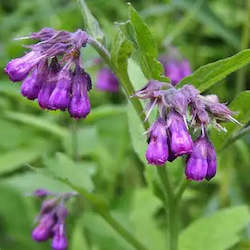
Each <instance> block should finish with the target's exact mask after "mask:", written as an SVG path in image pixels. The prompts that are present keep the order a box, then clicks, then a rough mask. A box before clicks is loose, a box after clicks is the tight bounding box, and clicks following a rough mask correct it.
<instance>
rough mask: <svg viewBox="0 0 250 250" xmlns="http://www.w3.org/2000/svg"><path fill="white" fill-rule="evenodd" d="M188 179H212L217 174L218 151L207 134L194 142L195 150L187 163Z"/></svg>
mask: <svg viewBox="0 0 250 250" xmlns="http://www.w3.org/2000/svg"><path fill="white" fill-rule="evenodd" d="M185 172H186V176H187V179H190V180H195V181H201V180H203V179H204V178H206V179H207V180H210V179H211V178H213V177H214V176H215V174H216V152H215V149H214V147H213V145H212V143H211V142H210V141H209V139H208V137H207V135H206V134H205V135H201V136H200V137H199V138H198V139H197V140H196V141H195V143H194V147H193V152H192V153H191V155H190V156H189V157H188V160H187V165H186V171H185Z"/></svg>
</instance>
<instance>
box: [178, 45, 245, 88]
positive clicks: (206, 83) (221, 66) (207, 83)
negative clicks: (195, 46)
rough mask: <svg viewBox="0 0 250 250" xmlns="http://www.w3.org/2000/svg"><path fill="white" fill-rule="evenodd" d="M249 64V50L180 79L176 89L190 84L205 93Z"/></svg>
mask: <svg viewBox="0 0 250 250" xmlns="http://www.w3.org/2000/svg"><path fill="white" fill-rule="evenodd" d="M249 62H250V49H246V50H242V51H241V52H239V53H238V54H236V55H234V56H231V57H228V58H226V59H222V60H219V61H216V62H214V63H209V64H207V65H204V66H202V67H200V68H199V69H197V70H196V71H195V72H194V73H193V74H192V75H190V76H187V77H185V78H184V79H182V81H181V82H180V83H179V84H178V87H181V86H183V85H184V84H192V85H194V86H195V87H196V88H198V89H199V90H200V91H205V90H207V89H208V88H210V87H211V86H213V85H214V84H215V83H217V82H219V81H221V80H222V79H224V78H225V77H226V76H228V75H229V74H230V73H232V72H234V71H236V70H238V69H240V68H241V67H243V66H245V65H246V64H248V63H249Z"/></svg>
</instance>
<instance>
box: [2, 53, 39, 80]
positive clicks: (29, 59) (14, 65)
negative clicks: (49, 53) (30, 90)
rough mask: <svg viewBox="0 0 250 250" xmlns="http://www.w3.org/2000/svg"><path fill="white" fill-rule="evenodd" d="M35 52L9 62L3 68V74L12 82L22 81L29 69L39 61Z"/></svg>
mask: <svg viewBox="0 0 250 250" xmlns="http://www.w3.org/2000/svg"><path fill="white" fill-rule="evenodd" d="M39 56H40V55H39V54H38V53H37V52H34V51H31V52H29V53H27V54H26V55H25V56H23V57H20V58H16V59H13V60H11V61H10V62H9V63H8V64H7V65H6V67H5V69H4V70H5V72H6V74H7V75H8V76H9V78H10V80H11V81H13V82H18V81H22V80H24V79H25V78H26V77H27V75H28V74H29V72H30V71H31V69H32V68H33V67H34V66H35V65H36V64H37V63H38V62H39V61H40V60H41V57H39Z"/></svg>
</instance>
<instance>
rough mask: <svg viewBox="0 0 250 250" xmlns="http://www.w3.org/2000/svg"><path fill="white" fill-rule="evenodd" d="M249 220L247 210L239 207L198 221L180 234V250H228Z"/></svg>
mask: <svg viewBox="0 0 250 250" xmlns="http://www.w3.org/2000/svg"><path fill="white" fill-rule="evenodd" d="M249 218H250V217H249V212H248V208H247V207H245V206H239V207H234V208H230V209H223V210H221V211H218V212H216V213H214V214H213V215H212V216H208V217H205V218H201V219H198V220H196V221H195V222H193V223H192V224H191V225H190V226H188V227H187V228H186V229H185V230H184V231H183V232H182V233H181V235H180V250H201V249H202V250H223V249H228V248H229V247H231V246H233V245H234V244H235V243H237V242H238V241H239V240H240V237H239V236H238V235H237V234H238V232H239V231H240V230H242V229H243V228H244V227H245V226H246V225H247V224H248V222H249ZM208 241H209V242H208Z"/></svg>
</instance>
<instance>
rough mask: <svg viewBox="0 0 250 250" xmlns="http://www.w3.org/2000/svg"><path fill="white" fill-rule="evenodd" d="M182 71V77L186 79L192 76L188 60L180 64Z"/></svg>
mask: <svg viewBox="0 0 250 250" xmlns="http://www.w3.org/2000/svg"><path fill="white" fill-rule="evenodd" d="M180 69H181V76H182V78H184V77H186V76H189V75H191V74H192V70H191V67H190V63H189V61H188V60H186V59H185V60H183V61H181V63H180Z"/></svg>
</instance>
